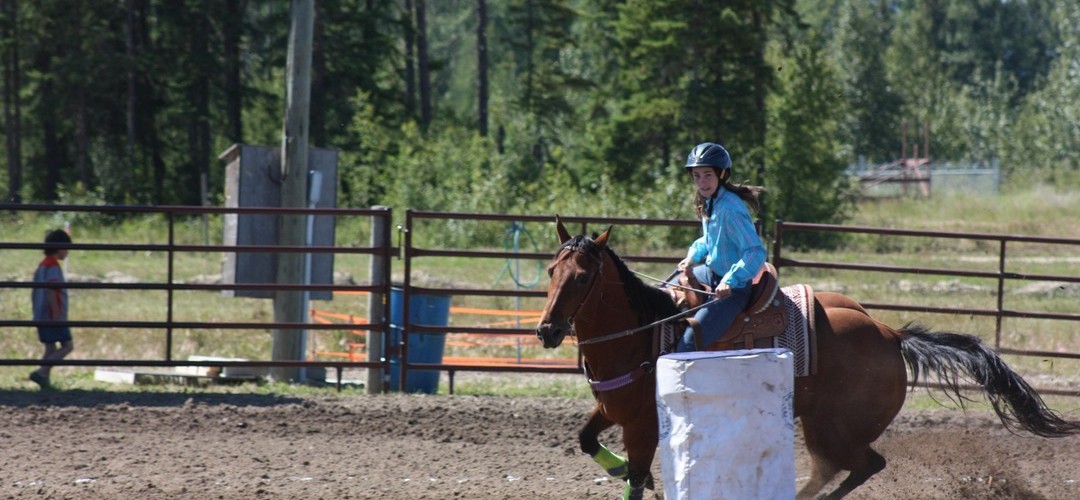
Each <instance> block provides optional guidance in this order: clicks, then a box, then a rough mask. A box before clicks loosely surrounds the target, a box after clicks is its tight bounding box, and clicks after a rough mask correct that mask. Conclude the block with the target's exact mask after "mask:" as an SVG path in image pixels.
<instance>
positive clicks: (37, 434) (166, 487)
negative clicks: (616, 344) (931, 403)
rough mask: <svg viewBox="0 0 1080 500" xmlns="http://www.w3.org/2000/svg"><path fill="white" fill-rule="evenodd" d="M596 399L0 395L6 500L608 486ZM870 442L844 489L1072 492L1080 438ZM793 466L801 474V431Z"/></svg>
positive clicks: (901, 424)
mask: <svg viewBox="0 0 1080 500" xmlns="http://www.w3.org/2000/svg"><path fill="white" fill-rule="evenodd" d="M589 408H590V403H589V402H588V401H583V400H569V399H558V398H503V397H472V396H402V395H392V396H349V397H340V396H319V397H302V398H301V397H282V396H263V395H222V394H196V395H191V394H182V393H172V394H169V393H167V394H146V393H135V392H109V393H91V392H80V391H71V392H56V393H38V392H25V391H0V443H2V445H0V446H2V450H3V452H2V454H0V498H75V499H81V498H101V499H139V500H150V499H166V498H167V499H184V498H191V499H215V498H221V499H235V498H275V499H276V498H290V499H291V498H304V499H309V498H310V499H366V498H371V499H387V498H389V499H399V498H400V499H447V498H460V499H496V498H499V499H501V498H506V499H509V498H532V499H537V498H539V499H576V498H615V497H616V496H617V494H618V493H620V492H621V486H620V485H618V484H615V483H614V482H613V481H609V480H608V479H607V478H605V477H604V476H603V475H602V474H601V471H600V469H599V467H597V466H596V465H595V464H593V463H592V461H591V460H590V459H589V458H588V457H585V456H584V455H582V454H581V453H579V452H578V451H577V446H576V444H575V441H576V432H577V429H578V427H579V426H580V425H581V424H582V422H583V420H584V417H585V414H586V413H587V411H588V410H589ZM1072 417H1073V418H1076V416H1075V415H1072ZM604 438H605V440H606V441H607V442H609V443H615V442H617V441H618V438H619V436H618V434H617V433H615V432H609V433H608V434H605V435H604ZM613 448H615V449H618V448H620V447H618V446H613ZM877 448H878V450H880V451H881V452H882V454H884V455H885V456H886V458H887V459H888V460H889V465H888V467H887V468H886V470H885V471H884V472H882V473H880V474H878V475H877V476H876V477H875V478H873V479H871V480H870V482H868V483H867V484H866V485H864V486H863V487H862V488H861V489H859V490H857V491H856V493H855V494H853V495H851V496H850V497H849V498H853V499H860V498H861V499H937V498H940V499H958V498H994V499H1040V498H1044V499H1076V498H1080V437H1072V438H1066V439H1058V440H1047V439H1041V438H1035V437H1029V436H1014V435H1012V434H1009V433H1008V432H1007V431H1005V430H1004V429H1003V428H1002V427H1001V425H1000V424H999V423H998V422H997V421H996V419H995V418H994V417H993V416H992V415H991V414H989V413H988V412H984V411H969V412H968V413H967V414H964V413H961V412H959V411H954V410H946V409H942V410H920V411H908V410H905V411H904V412H903V413H901V415H900V416H899V417H898V418H897V421H896V422H894V423H893V425H892V426H891V427H890V429H889V430H888V432H886V434H885V435H884V436H883V437H882V439H881V440H879V441H878V445H877ZM796 467H797V471H798V476H799V478H798V481H799V483H800V484H801V483H802V482H803V481H805V475H806V471H807V458H806V454H805V451H804V450H803V448H802V446H801V442H800V441H799V438H798V436H797V437H796ZM653 468H654V474H655V475H656V476H657V479H658V480H659V479H660V470H659V465H658V464H654V467H653ZM661 497H662V495H661V494H660V493H659V492H657V493H652V494H649V495H648V496H647V498H661Z"/></svg>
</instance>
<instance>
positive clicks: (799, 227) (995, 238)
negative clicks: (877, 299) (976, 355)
mask: <svg viewBox="0 0 1080 500" xmlns="http://www.w3.org/2000/svg"><path fill="white" fill-rule="evenodd" d="M794 231H801V232H820V233H848V234H868V235H887V236H900V237H931V238H942V239H964V240H975V241H983V242H989V243H991V244H993V245H995V246H996V247H997V256H996V257H997V269H996V270H995V271H970V270H962V269H944V268H930V267H912V266H893V265H879V264H865V263H851V262H846V263H838V262H820V261H809V260H799V259H793V258H788V257H785V256H784V255H783V242H784V236H785V234H787V233H788V232H794ZM1009 243H1035V244H1045V245H1066V246H1072V247H1076V248H1077V249H1078V250H1080V239H1076V238H1049V237H1041V236H1019V235H1007V234H989V233H967V232H944V231H918V230H905V229H887V228H873V227H860V226H839V225H831V224H809V223H798V222H784V221H780V220H778V221H776V230H775V235H774V240H773V258H772V261H773V265H774V266H776V269H777V270H778V271H780V270H781V269H783V268H785V267H793V268H812V269H829V270H849V271H866V272H882V273H913V274H919V275H936V276H955V277H973V278H987V279H992V280H995V285H996V286H995V294H996V306H995V307H994V308H962V307H937V306H924V305H909V304H886V303H874V302H861V301H860V303H861V304H862V305H863V307H866V308H867V309H878V310H889V311H911V312H928V313H942V314H958V315H969V316H985V317H993V318H994V322H995V328H994V348H995V349H996V350H997V351H998V352H1000V353H1003V354H1015V355H1020V356H1038V357H1045V358H1067V359H1080V353H1076V352H1055V351H1036V350H1030V349H1018V348H1014V347H1007V346H1003V345H1002V341H1001V333H1002V320H1004V319H1005V318H1028V319H1048V320H1061V321H1080V314H1075V313H1059V312H1046V311H1025V310H1018V309H1010V308H1008V307H1006V305H1005V295H1006V294H1005V287H1006V283H1007V282H1009V281H1052V282H1062V283H1080V276H1069V275H1056V274H1037V273H1025V272H1014V271H1009V270H1008V269H1007V263H1008V256H1009V253H1008V248H1009V247H1008V244H1009Z"/></svg>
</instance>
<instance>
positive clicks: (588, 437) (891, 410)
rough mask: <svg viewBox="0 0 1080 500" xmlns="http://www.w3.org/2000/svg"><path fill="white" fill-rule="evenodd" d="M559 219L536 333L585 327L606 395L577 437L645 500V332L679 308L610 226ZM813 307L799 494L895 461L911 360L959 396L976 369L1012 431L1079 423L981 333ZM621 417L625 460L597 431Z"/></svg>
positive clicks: (553, 343)
mask: <svg viewBox="0 0 1080 500" xmlns="http://www.w3.org/2000/svg"><path fill="white" fill-rule="evenodd" d="M556 221H557V224H556V225H557V229H558V234H559V238H560V240H561V241H562V246H561V247H560V248H559V250H558V253H556V255H555V257H554V259H553V260H552V262H551V264H550V266H549V267H548V274H549V275H550V276H551V284H550V285H549V286H548V290H547V304H546V305H545V306H544V310H543V314H542V316H541V319H540V323H539V325H538V326H537V328H536V335H537V336H538V337H539V338H540V340H541V342H543V345H544V347H547V348H554V347H557V346H558V345H559V344H560V343H562V341H563V339H564V338H565V337H566V336H567V335H568V334H571V333H575V334H576V335H577V338H578V344H579V346H580V349H581V353H582V355H583V356H584V358H585V362H586V374H587V376H588V378H589V381H590V384H591V385H592V388H593V394H594V396H595V398H596V406H595V407H594V408H593V411H592V413H591V415H589V419H588V422H586V423H585V425H584V427H582V429H581V431H580V433H579V435H578V437H579V441H580V445H581V450H582V451H584V452H585V453H586V454H588V455H589V456H591V457H593V459H594V460H595V461H596V462H597V463H599V464H600V465H601V466H602V467H603V468H604V469H605V470H607V472H608V473H609V474H611V475H612V476H615V477H618V478H622V479H626V486H625V490H624V493H623V498H641V497H642V496H643V494H644V489H645V488H646V487H649V488H651V487H652V481H653V478H652V474H651V473H650V468H651V466H652V460H653V455H654V454H655V452H656V447H657V443H658V430H657V415H656V403H655V394H656V378H655V374H654V372H653V371H652V367H653V366H654V364H655V362H656V354H655V353H654V349H653V339H652V338H651V332H652V330H651V329H644V330H640V331H638V330H639V329H640V327H641V326H642V325H648V324H650V323H653V322H656V321H660V320H663V319H664V318H668V317H672V316H675V315H677V314H678V313H679V310H678V309H677V308H676V306H675V305H674V303H673V301H672V299H671V297H670V296H669V295H668V294H667V293H666V292H665V291H663V290H661V289H659V288H657V287H653V286H648V285H645V284H644V283H643V282H642V281H641V280H640V279H639V278H637V277H636V276H635V275H634V274H633V273H632V272H631V271H630V270H629V269H628V268H627V266H626V264H625V263H624V262H623V261H622V260H621V259H620V258H619V257H618V256H617V255H616V254H615V252H614V251H612V250H611V249H610V248H608V247H607V241H608V236H609V234H610V232H611V228H608V229H607V230H606V231H604V232H603V233H602V234H600V235H599V236H598V237H596V239H595V240H593V239H590V238H587V237H585V236H577V237H571V236H570V234H569V233H568V232H567V231H566V228H565V227H564V226H563V225H562V223H561V222H558V220H557V219H556ZM814 314H815V320H816V326H817V348H818V364H817V372H816V374H813V375H810V376H806V377H797V378H796V379H795V401H794V412H795V416H796V417H798V418H799V419H800V423H801V425H802V428H803V435H804V437H805V441H806V447H807V449H808V450H809V452H810V456H811V464H812V471H811V474H810V480H809V482H808V483H807V484H806V485H805V486H804V487H803V488H802V489H801V490H800V491H799V495H798V497H799V498H811V497H813V496H814V495H816V494H818V492H820V491H821V490H822V489H823V488H824V487H825V485H826V484H828V483H829V481H830V480H831V479H832V478H833V477H834V476H835V475H836V474H837V473H839V471H840V470H847V471H850V473H849V474H848V476H847V478H845V479H844V480H843V482H842V483H841V484H840V485H839V487H837V488H836V489H835V490H833V491H832V492H830V493H829V494H827V495H824V496H823V498H841V497H843V496H844V495H847V494H848V493H850V492H851V491H852V490H853V489H855V488H856V487H858V486H859V485H861V484H863V483H864V482H865V481H866V480H867V479H868V478H870V477H871V476H873V475H874V474H876V473H877V472H879V471H881V470H882V469H884V468H885V458H883V457H882V456H881V455H880V454H878V453H877V452H876V451H874V450H873V449H872V448H871V447H870V444H871V443H872V442H874V441H875V440H876V439H877V438H878V437H879V436H881V434H882V432H884V431H885V428H886V427H887V426H888V425H889V423H890V422H892V420H893V418H894V417H895V416H896V414H897V413H898V412H899V411H900V407H901V406H902V405H903V404H904V397H905V394H906V393H907V386H908V377H907V372H908V368H910V370H911V373H912V381H913V382H914V381H917V380H918V378H919V376H920V374H925V375H926V376H930V375H931V374H934V375H936V376H937V383H938V385H939V386H940V387H941V388H942V389H944V390H947V391H949V392H950V393H951V394H952V395H955V397H956V399H957V400H958V401H961V402H963V400H964V398H963V396H961V394H960V383H961V377H962V376H963V375H964V374H966V376H967V378H969V379H970V380H972V381H974V382H976V383H977V384H978V385H979V386H981V387H982V388H983V389H984V390H985V392H986V394H987V397H988V399H989V401H990V403H991V404H992V405H993V408H994V411H995V412H997V415H998V417H999V418H1000V419H1001V421H1002V423H1003V424H1004V425H1005V426H1006V427H1007V428H1010V429H1017V428H1018V429H1023V430H1026V431H1029V432H1031V433H1033V434H1036V435H1038V436H1044V437H1061V436H1066V435H1070V434H1075V433H1077V432H1080V422H1074V421H1068V420H1065V419H1063V418H1061V416H1059V415H1058V414H1057V413H1055V412H1054V411H1053V410H1051V409H1049V408H1047V406H1046V404H1045V403H1043V401H1042V399H1041V398H1040V397H1039V395H1038V394H1037V393H1036V392H1035V391H1034V390H1033V389H1032V388H1031V386H1029V385H1028V384H1027V383H1026V382H1025V381H1024V380H1023V379H1022V378H1021V377H1020V376H1019V375H1018V374H1016V373H1015V372H1013V371H1012V370H1011V369H1010V368H1009V367H1008V366H1006V365H1005V363H1004V362H1003V361H1002V359H1001V358H1000V357H998V356H997V354H995V353H994V352H993V351H992V350H991V349H989V348H988V347H986V346H985V345H984V344H983V343H982V342H981V341H980V340H979V338H978V337H975V336H972V335H966V334H961V333H949V332H932V331H929V330H928V329H927V328H925V327H922V326H918V325H914V326H913V325H908V326H905V327H904V328H900V329H894V328H891V327H889V326H887V325H884V324H882V323H879V322H878V321H876V320H875V319H874V318H872V317H870V316H869V315H868V314H867V312H866V310H865V309H863V308H862V306H860V305H859V304H858V303H857V302H856V301H854V300H852V299H851V298H848V297H846V296H844V295H840V294H837V293H828V292H820V293H817V294H816V304H815V307H814ZM590 339H592V340H595V342H590ZM905 360H906V365H907V366H906V367H905ZM613 425H619V426H621V427H622V430H623V444H624V446H625V449H626V453H627V455H628V456H627V457H626V458H623V457H620V456H618V455H616V454H614V453H612V452H611V451H609V450H608V449H607V448H605V447H604V446H603V445H601V444H600V442H599V441H598V439H597V437H598V435H599V434H600V433H601V432H603V431H604V430H606V429H608V428H610V427H611V426H613Z"/></svg>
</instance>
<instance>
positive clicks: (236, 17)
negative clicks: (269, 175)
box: [224, 0, 244, 144]
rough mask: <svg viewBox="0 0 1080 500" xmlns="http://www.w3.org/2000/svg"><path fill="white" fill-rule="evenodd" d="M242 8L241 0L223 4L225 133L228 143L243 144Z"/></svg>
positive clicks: (230, 0)
mask: <svg viewBox="0 0 1080 500" xmlns="http://www.w3.org/2000/svg"><path fill="white" fill-rule="evenodd" d="M243 13H244V6H243V2H241V0H226V2H225V19H226V22H225V28H224V38H225V39H224V44H225V120H226V125H225V133H226V134H227V137H228V138H229V142H231V143H233V144H239V143H242V142H244V122H243V113H242V109H243V108H242V102H241V101H242V98H243V91H242V89H241V87H240V33H241V31H242V30H243V29H244V28H243V26H244V14H243Z"/></svg>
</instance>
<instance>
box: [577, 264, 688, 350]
mask: <svg viewBox="0 0 1080 500" xmlns="http://www.w3.org/2000/svg"><path fill="white" fill-rule="evenodd" d="M603 266H604V261H602V260H601V261H600V270H599V271H597V273H596V274H597V276H599V275H600V272H601V271H603ZM630 272H632V273H634V274H636V275H638V276H641V277H643V278H648V279H651V280H653V281H656V282H659V283H667V281H668V280H670V279H671V278H672V277H674V276H675V274H676V273H678V271H675V272H673V273H671V276H668V278H667V280H661V279H658V278H654V277H652V276H649V275H647V274H644V273H639V272H637V271H634V270H631V271H630ZM667 284H668V285H669V286H672V287H676V288H682V289H683V290H688V291H691V292H702V293H707V292H706V291H705V290H698V289H696V288H691V287H687V286H682V285H680V284H678V283H667ZM589 292H590V293H592V290H591V289H590V290H589ZM588 298H589V296H588V294H586V295H585V299H588ZM585 299H582V300H581V304H584V303H585ZM707 304H708V302H705V303H704V304H701V305H699V306H697V307H692V308H690V309H687V310H685V311H682V312H680V313H678V314H675V315H673V316H668V317H666V318H662V319H659V320H656V321H653V322H652V323H649V324H647V325H642V326H639V327H637V328H631V329H629V330H623V331H621V332H616V333H612V334H608V335H603V336H600V337H595V338H591V339H587V340H582V341H579V342H578V346H583V345H589V344H599V343H601V342H607V341H609V340H615V339H621V338H623V337H628V336H630V335H633V334H635V333H638V332H643V331H645V330H648V329H650V328H653V327H656V326H657V325H662V324H664V323H667V322H669V321H674V320H677V319H681V318H684V317H686V316H689V315H691V314H693V313H696V312H697V311H698V309H701V308H702V307H705V306H706V305H707ZM579 310H581V305H578V308H577V309H576V310H574V314H577V311H579ZM572 318H573V316H571V319H572ZM571 325H573V322H572V321H571Z"/></svg>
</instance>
